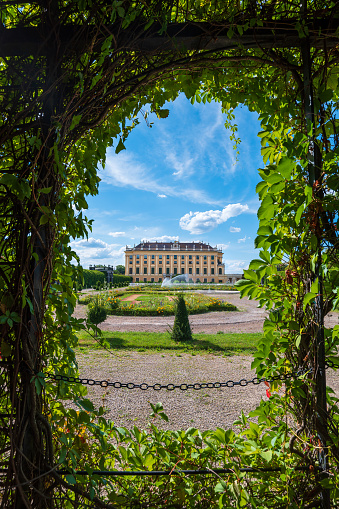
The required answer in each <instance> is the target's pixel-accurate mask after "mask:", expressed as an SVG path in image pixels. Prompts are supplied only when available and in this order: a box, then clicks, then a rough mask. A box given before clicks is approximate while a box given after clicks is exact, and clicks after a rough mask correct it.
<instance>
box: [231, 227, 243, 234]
mask: <svg viewBox="0 0 339 509" xmlns="http://www.w3.org/2000/svg"><path fill="white" fill-rule="evenodd" d="M230 232H231V233H238V232H241V228H236V227H235V226H230Z"/></svg>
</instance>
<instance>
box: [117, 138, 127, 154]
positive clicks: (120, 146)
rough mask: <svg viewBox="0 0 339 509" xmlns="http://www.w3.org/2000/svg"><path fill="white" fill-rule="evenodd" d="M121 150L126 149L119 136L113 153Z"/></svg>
mask: <svg viewBox="0 0 339 509" xmlns="http://www.w3.org/2000/svg"><path fill="white" fill-rule="evenodd" d="M122 150H126V147H125V145H124V143H123V141H122V139H121V138H120V140H119V143H118V145H117V147H116V149H115V153H116V154H119V152H121V151H122Z"/></svg>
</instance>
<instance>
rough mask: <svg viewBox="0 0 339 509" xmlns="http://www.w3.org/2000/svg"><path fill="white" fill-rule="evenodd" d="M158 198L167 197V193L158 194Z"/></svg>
mask: <svg viewBox="0 0 339 509" xmlns="http://www.w3.org/2000/svg"><path fill="white" fill-rule="evenodd" d="M157 197H158V198H167V196H166V194H157Z"/></svg>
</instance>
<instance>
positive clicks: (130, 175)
mask: <svg viewBox="0 0 339 509" xmlns="http://www.w3.org/2000/svg"><path fill="white" fill-rule="evenodd" d="M99 176H100V178H101V180H102V181H103V182H105V183H106V184H111V185H114V186H118V187H129V188H130V187H133V188H134V189H139V190H140V191H148V192H150V193H154V194H156V195H157V196H159V195H162V196H160V197H164V196H174V197H181V198H185V199H187V200H190V201H193V202H198V203H208V204H210V205H220V200H214V199H212V198H211V197H209V196H208V195H207V194H206V192H205V191H203V190H201V189H196V188H194V187H193V188H192V187H189V186H186V187H185V188H183V187H182V186H181V187H178V188H177V187H175V186H173V187H172V186H169V185H168V184H162V183H161V182H160V181H159V180H157V179H155V178H153V177H152V175H151V174H150V173H149V171H148V168H147V167H146V166H145V165H143V164H142V163H140V162H139V161H137V160H136V159H135V158H134V156H133V154H131V153H128V154H127V153H125V152H121V153H119V154H113V155H112V154H110V153H109V154H108V157H107V161H106V165H105V168H104V169H101V170H99ZM164 178H166V174H165V173H164Z"/></svg>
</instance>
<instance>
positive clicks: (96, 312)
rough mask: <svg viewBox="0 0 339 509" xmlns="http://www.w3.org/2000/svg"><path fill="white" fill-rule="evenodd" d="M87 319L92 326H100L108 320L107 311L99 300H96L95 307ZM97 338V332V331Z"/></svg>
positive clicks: (91, 309)
mask: <svg viewBox="0 0 339 509" xmlns="http://www.w3.org/2000/svg"><path fill="white" fill-rule="evenodd" d="M87 318H88V320H89V321H90V322H91V323H92V324H94V325H99V323H102V322H104V321H105V320H106V318H107V311H106V309H105V308H104V307H103V306H101V305H100V304H99V301H98V300H95V301H94V304H93V306H91V307H90V308H89V310H88V311H87ZM95 336H97V330H96V331H95Z"/></svg>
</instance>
